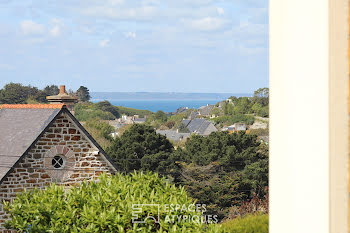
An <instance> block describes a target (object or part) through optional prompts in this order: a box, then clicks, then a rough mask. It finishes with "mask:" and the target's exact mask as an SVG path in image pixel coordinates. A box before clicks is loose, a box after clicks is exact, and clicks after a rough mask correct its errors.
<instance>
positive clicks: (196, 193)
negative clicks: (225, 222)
mask: <svg viewBox="0 0 350 233" xmlns="http://www.w3.org/2000/svg"><path fill="white" fill-rule="evenodd" d="M239 182H240V177H239V176H238V175H237V174H235V173H233V172H231V173H230V172H222V169H221V167H220V165H219V164H218V163H210V164H209V165H207V166H198V165H194V164H189V165H187V164H183V166H182V170H181V178H180V184H181V185H183V186H184V187H185V188H186V190H187V192H188V193H189V195H190V196H191V197H192V198H195V199H197V200H198V203H201V204H206V206H207V211H208V212H207V214H211V215H218V218H219V220H221V219H223V218H224V217H225V216H226V215H227V214H228V212H229V210H230V208H231V207H232V205H233V204H235V203H237V202H238V201H240V200H241V199H242V197H243V194H242V193H241V192H240V191H239V190H238V187H239Z"/></svg>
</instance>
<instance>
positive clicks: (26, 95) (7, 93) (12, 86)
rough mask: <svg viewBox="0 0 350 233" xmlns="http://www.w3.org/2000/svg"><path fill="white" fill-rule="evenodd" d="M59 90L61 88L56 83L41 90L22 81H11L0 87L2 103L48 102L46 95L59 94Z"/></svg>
mask: <svg viewBox="0 0 350 233" xmlns="http://www.w3.org/2000/svg"><path fill="white" fill-rule="evenodd" d="M58 92H59V89H58V87H57V86H55V85H51V86H46V87H45V88H44V89H43V90H39V89H38V88H36V87H32V86H24V85H22V84H20V83H9V84H6V85H5V86H4V87H3V89H0V104H25V103H28V101H33V102H41V103H46V102H47V101H46V96H49V95H57V94H58Z"/></svg>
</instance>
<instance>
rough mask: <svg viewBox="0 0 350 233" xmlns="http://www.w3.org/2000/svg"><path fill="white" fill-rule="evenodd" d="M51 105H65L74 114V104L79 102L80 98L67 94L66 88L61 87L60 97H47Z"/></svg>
mask: <svg viewBox="0 0 350 233" xmlns="http://www.w3.org/2000/svg"><path fill="white" fill-rule="evenodd" d="M46 99H47V101H48V102H49V103H50V104H64V105H66V106H67V108H68V109H69V110H70V111H71V112H72V113H73V111H74V104H75V103H77V102H78V98H77V97H75V96H70V95H68V94H67V92H66V86H65V85H61V86H60V93H58V95H51V96H47V97H46Z"/></svg>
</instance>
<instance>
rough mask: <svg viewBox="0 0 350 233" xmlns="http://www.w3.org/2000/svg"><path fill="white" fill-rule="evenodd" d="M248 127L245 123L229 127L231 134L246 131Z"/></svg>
mask: <svg viewBox="0 0 350 233" xmlns="http://www.w3.org/2000/svg"><path fill="white" fill-rule="evenodd" d="M246 130H247V125H246V124H245V123H235V124H233V125H231V126H229V127H228V131H229V132H231V133H232V132H237V131H246Z"/></svg>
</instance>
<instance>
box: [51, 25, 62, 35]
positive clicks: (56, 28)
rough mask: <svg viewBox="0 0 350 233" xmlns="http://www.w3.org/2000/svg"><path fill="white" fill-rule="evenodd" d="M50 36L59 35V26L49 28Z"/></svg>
mask: <svg viewBox="0 0 350 233" xmlns="http://www.w3.org/2000/svg"><path fill="white" fill-rule="evenodd" d="M50 34H51V36H59V35H60V34H61V30H60V27H59V26H58V25H55V26H54V27H53V28H51V29H50Z"/></svg>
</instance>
